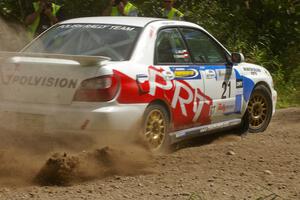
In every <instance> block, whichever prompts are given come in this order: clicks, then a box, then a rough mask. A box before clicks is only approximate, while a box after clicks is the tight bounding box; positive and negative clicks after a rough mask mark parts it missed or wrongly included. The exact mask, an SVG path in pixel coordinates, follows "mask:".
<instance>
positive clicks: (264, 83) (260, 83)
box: [252, 81, 272, 94]
mask: <svg viewBox="0 0 300 200" xmlns="http://www.w3.org/2000/svg"><path fill="white" fill-rule="evenodd" d="M259 85H263V86H265V87H266V88H267V89H268V91H269V92H270V94H272V92H271V88H270V86H269V84H268V83H267V82H265V81H259V82H257V83H256V84H255V86H254V87H253V90H252V92H253V91H254V89H255V88H256V87H257V86H259Z"/></svg>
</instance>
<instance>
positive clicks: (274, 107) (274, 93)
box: [271, 89, 277, 115]
mask: <svg viewBox="0 0 300 200" xmlns="http://www.w3.org/2000/svg"><path fill="white" fill-rule="evenodd" d="M271 92H272V102H273V113H272V114H273V115H274V114H275V111H276V104H277V92H276V90H274V89H272V91H271Z"/></svg>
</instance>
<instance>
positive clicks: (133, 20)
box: [60, 16, 196, 27]
mask: <svg viewBox="0 0 300 200" xmlns="http://www.w3.org/2000/svg"><path fill="white" fill-rule="evenodd" d="M156 21H162V22H163V21H165V22H176V25H191V26H195V25H196V24H193V23H190V22H185V21H175V20H168V19H163V18H150V17H116V16H113V17H83V18H75V19H70V20H66V21H63V22H61V23H60V24H115V25H126V26H136V27H145V26H147V25H148V24H149V23H151V22H156Z"/></svg>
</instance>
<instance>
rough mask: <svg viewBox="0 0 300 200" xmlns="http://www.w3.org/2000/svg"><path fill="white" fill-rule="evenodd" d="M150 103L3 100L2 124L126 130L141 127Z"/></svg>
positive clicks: (26, 128) (71, 129)
mask: <svg viewBox="0 0 300 200" xmlns="http://www.w3.org/2000/svg"><path fill="white" fill-rule="evenodd" d="M146 106H147V105H146V104H130V105H128V104H126V105H124V104H117V103H115V102H113V103H85V102H84V103H83V102H82V103H80V102H78V103H73V104H71V105H47V104H44V105H42V104H24V103H10V102H9V103H8V102H6V103H3V102H2V103H0V121H1V125H0V126H1V128H4V129H8V130H16V131H35V132H37V131H42V132H82V133H88V132H92V133H101V132H103V133H108V132H109V133H111V132H113V133H125V132H132V131H136V130H138V129H139V128H140V125H141V121H142V116H143V113H144V111H145V109H146Z"/></svg>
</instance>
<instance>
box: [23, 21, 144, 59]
mask: <svg viewBox="0 0 300 200" xmlns="http://www.w3.org/2000/svg"><path fill="white" fill-rule="evenodd" d="M140 32H141V28H139V27H132V26H125V25H110V24H63V25H59V26H56V27H54V28H52V29H50V30H49V31H47V32H46V33H45V34H43V35H42V36H41V37H39V38H38V39H36V40H35V41H34V42H33V43H32V44H31V45H30V46H29V47H27V48H26V49H25V50H24V52H33V53H55V54H70V55H89V56H107V57H110V58H111V60H112V61H123V60H128V59H129V58H130V55H131V52H132V50H133V48H134V45H135V42H136V41H137V37H138V35H139V33H140Z"/></svg>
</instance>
